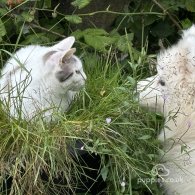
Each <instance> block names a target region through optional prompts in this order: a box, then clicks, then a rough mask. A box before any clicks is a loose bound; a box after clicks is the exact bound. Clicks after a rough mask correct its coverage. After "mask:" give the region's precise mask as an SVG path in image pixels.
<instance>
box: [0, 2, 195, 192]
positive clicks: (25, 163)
mask: <svg viewBox="0 0 195 195" xmlns="http://www.w3.org/2000/svg"><path fill="white" fill-rule="evenodd" d="M7 2H8V1H6V0H3V1H1V3H0V45H1V48H0V62H1V67H3V65H4V64H5V62H6V60H7V59H8V58H9V52H14V51H15V50H16V49H18V48H20V47H22V46H25V45H28V44H49V45H50V44H52V43H53V42H55V41H58V40H60V39H62V38H64V37H65V36H66V35H74V36H75V37H76V39H77V42H76V48H77V54H78V55H80V57H81V59H82V61H83V64H84V69H85V72H86V74H87V77H88V80H87V83H86V88H85V90H83V91H82V92H81V94H80V95H79V97H78V98H77V99H76V100H75V102H74V103H73V104H72V107H71V109H70V110H69V112H68V113H66V114H65V115H63V116H59V121H58V122H57V123H50V124H47V123H45V122H43V121H42V120H39V121H37V122H26V121H17V120H15V119H11V120H10V119H8V118H7V117H6V113H5V111H4V110H3V109H2V108H0V113H1V114H0V134H1V136H0V170H1V172H0V189H1V188H2V187H3V186H4V182H5V181H7V180H8V177H12V179H13V181H12V183H13V184H12V188H11V189H9V190H8V191H7V194H49V192H50V193H51V194H58V191H59V190H64V194H65V193H67V194H69V193H70V192H72V193H73V192H74V191H75V188H78V187H79V186H78V185H79V183H81V181H80V178H81V176H82V175H83V174H84V172H83V168H84V167H82V166H80V165H79V163H76V161H75V160H74V159H73V158H72V156H71V155H70V152H69V150H68V146H72V147H73V148H74V145H75V143H76V141H77V140H81V141H82V142H83V144H84V147H83V148H82V149H84V150H86V151H88V152H89V153H90V154H93V155H94V154H95V155H99V156H100V159H101V168H100V170H99V174H100V177H102V178H103V180H105V181H106V183H107V188H106V189H105V191H106V194H116V195H117V194H133V195H142V194H150V193H151V194H155V195H158V194H161V192H160V190H159V189H158V188H157V183H156V182H153V183H150V182H149V183H146V182H145V183H144V181H146V180H145V179H151V180H152V179H154V177H155V175H154V174H153V173H152V168H153V167H154V166H155V165H156V164H158V162H159V159H158V152H159V151H160V149H159V148H160V146H159V143H158V141H157V139H156V135H157V134H158V131H159V130H160V126H161V122H162V121H161V118H160V117H159V116H158V115H156V114H154V113H149V112H147V111H146V110H143V109H142V108H140V107H139V106H138V104H137V102H136V101H135V98H134V96H135V94H134V91H135V89H136V82H137V80H138V79H141V78H144V77H146V76H148V75H151V74H154V72H155V70H154V67H153V66H152V64H153V63H152V62H153V61H154V59H153V58H154V57H155V55H149V54H148V53H149V52H150V53H154V50H155V49H156V48H157V47H158V39H159V38H161V39H162V41H163V43H167V39H166V38H170V40H171V41H172V42H173V41H174V38H173V39H171V38H172V37H173V36H174V35H175V34H176V31H177V30H178V29H179V28H181V27H188V26H189V25H190V24H191V20H192V21H193V19H194V17H195V14H194V12H195V10H193V8H194V7H195V6H193V5H190V3H191V4H194V3H193V2H192V1H189V0H186V1H183V0H180V1H177V2H176V1H173V0H172V1H166V0H163V1H161V2H160V3H161V4H158V2H157V1H155V0H152V1H147V3H143V2H142V1H141V0H140V1H132V2H131V4H130V5H129V6H127V5H126V10H125V11H121V10H119V11H112V10H111V9H110V8H109V7H107V9H105V10H96V11H94V12H90V13H83V12H80V10H82V9H83V8H85V7H87V6H90V3H93V2H92V1H90V0H75V1H71V3H72V6H73V7H74V11H73V12H72V13H73V14H72V13H63V12H62V7H61V5H60V4H57V3H52V1H50V0H47V1H42V0H41V1H20V3H17V1H16V3H15V4H14V3H13V4H10V5H8V4H7ZM12 2H14V1H12ZM144 2H145V1H144ZM159 5H160V6H159ZM59 8H60V11H58V9H59ZM181 10H182V11H185V13H184V14H183V16H182V18H181V20H179V19H178V17H179V14H180V13H181ZM99 13H101V14H102V15H103V14H107V15H108V16H110V15H114V16H116V18H115V23H114V25H113V26H112V30H110V31H109V32H107V31H106V30H105V29H103V28H101V27H96V28H95V27H93V26H95V25H92V26H91V27H86V28H83V27H82V28H79V26H78V29H77V25H80V24H82V22H83V20H85V18H86V17H91V16H94V17H95V16H96V15H98V14H99ZM161 32H163V33H161ZM150 41H151V42H150ZM148 45H149V47H148ZM148 50H149V52H148ZM5 51H8V52H5ZM0 107H2V105H0ZM56 114H58V113H56ZM43 173H44V174H46V175H47V179H45V180H44V179H43V178H42V176H41V175H43ZM60 176H62V177H63V178H64V182H63V184H64V185H60V186H59V185H57V184H55V182H54V178H58V177H60ZM5 191H6V189H5V187H4V192H3V193H4V194H6V192H5ZM73 194H74V193H73Z"/></svg>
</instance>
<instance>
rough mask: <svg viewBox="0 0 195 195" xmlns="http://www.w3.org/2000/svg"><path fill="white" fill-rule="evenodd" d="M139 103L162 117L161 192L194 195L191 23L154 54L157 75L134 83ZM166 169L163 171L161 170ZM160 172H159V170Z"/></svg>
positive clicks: (194, 31) (194, 43)
mask: <svg viewBox="0 0 195 195" xmlns="http://www.w3.org/2000/svg"><path fill="white" fill-rule="evenodd" d="M137 88H138V91H139V94H140V95H139V98H140V104H141V105H142V106H148V107H149V108H152V109H155V110H157V111H159V112H161V113H163V115H164V116H165V124H164V128H163V129H162V131H161V133H160V135H159V139H160V140H161V141H162V143H163V146H164V152H165V154H164V156H163V158H162V163H163V165H164V166H165V169H167V170H168V171H169V172H168V174H167V173H166V174H165V173H161V176H162V178H163V179H162V184H163V186H164V187H163V188H164V190H165V194H168V195H174V194H180V195H194V194H195V151H194V150H195V25H193V26H192V27H190V28H189V29H187V30H185V31H183V34H182V37H181V39H180V40H179V41H178V43H177V44H175V45H173V46H172V47H170V48H168V49H166V50H163V51H162V52H160V54H159V55H158V56H157V74H156V75H155V76H153V77H150V78H147V79H146V80H142V81H140V82H138V87H137ZM164 171H166V170H164ZM159 174H160V173H159Z"/></svg>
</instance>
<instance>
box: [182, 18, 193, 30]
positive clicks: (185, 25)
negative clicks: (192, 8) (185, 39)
mask: <svg viewBox="0 0 195 195" xmlns="http://www.w3.org/2000/svg"><path fill="white" fill-rule="evenodd" d="M181 24H182V27H183V29H187V28H189V27H190V26H192V21H191V20H189V19H188V18H186V19H184V20H182V21H181Z"/></svg>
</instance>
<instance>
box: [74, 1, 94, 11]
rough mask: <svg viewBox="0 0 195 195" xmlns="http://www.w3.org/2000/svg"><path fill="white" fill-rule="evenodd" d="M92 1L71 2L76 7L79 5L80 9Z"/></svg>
mask: <svg viewBox="0 0 195 195" xmlns="http://www.w3.org/2000/svg"><path fill="white" fill-rule="evenodd" d="M90 2H91V0H75V1H73V2H72V3H71V4H72V5H73V6H74V7H78V8H79V9H82V8H84V7H85V6H87V5H88V4H89V3H90Z"/></svg>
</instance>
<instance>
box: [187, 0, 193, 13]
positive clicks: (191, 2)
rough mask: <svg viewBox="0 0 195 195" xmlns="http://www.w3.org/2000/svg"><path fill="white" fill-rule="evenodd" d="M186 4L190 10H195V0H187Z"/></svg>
mask: <svg viewBox="0 0 195 195" xmlns="http://www.w3.org/2000/svg"><path fill="white" fill-rule="evenodd" d="M185 6H186V9H187V10H188V11H190V12H195V1H194V0H186V3H185Z"/></svg>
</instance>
